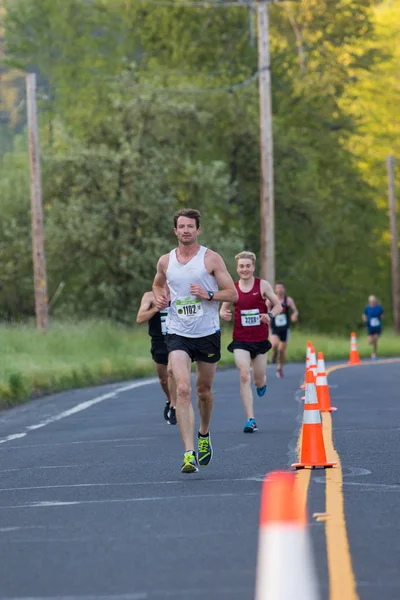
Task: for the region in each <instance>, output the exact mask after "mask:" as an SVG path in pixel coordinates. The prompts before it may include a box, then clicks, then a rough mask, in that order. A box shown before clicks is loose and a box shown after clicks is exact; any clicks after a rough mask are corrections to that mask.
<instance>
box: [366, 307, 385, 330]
mask: <svg viewBox="0 0 400 600" xmlns="http://www.w3.org/2000/svg"><path fill="white" fill-rule="evenodd" d="M364 315H366V317H367V324H368V327H369V328H370V329H379V328H380V327H381V325H382V324H381V316H382V315H383V308H382V306H381V305H380V304H377V305H376V306H367V307H366V308H365V310H364Z"/></svg>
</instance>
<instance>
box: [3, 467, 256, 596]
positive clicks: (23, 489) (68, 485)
mask: <svg viewBox="0 0 400 600" xmlns="http://www.w3.org/2000/svg"><path fill="white" fill-rule="evenodd" d="M263 479H264V478H263V477H243V478H242V477H238V478H233V479H207V483H232V482H235V481H236V482H237V481H239V482H246V483H249V481H254V482H256V483H260V482H262V481H263ZM184 482H185V481H184V479H174V480H171V481H124V482H117V483H61V484H59V485H57V484H56V485H35V486H29V487H13V488H0V494H1V493H2V492H29V491H33V490H58V489H70V488H98V487H132V486H137V485H176V484H179V483H184ZM0 600H1V599H0Z"/></svg>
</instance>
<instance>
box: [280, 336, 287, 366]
mask: <svg viewBox="0 0 400 600" xmlns="http://www.w3.org/2000/svg"><path fill="white" fill-rule="evenodd" d="M287 345H288V343H287V342H281V344H280V347H279V363H278V369H282V368H283V365H284V364H285V360H286V348H287Z"/></svg>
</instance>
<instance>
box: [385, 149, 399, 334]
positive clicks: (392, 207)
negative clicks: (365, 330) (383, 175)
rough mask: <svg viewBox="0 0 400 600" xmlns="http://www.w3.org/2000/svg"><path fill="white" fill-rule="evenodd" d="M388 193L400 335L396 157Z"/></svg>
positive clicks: (394, 299)
mask: <svg viewBox="0 0 400 600" xmlns="http://www.w3.org/2000/svg"><path fill="white" fill-rule="evenodd" d="M386 165H387V171H388V192H389V219H390V234H391V251H392V303H393V321H394V330H395V332H396V333H400V304H399V245H398V236H397V210H396V195H395V186H394V156H388V157H387V161H386Z"/></svg>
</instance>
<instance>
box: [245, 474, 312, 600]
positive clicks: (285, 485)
mask: <svg viewBox="0 0 400 600" xmlns="http://www.w3.org/2000/svg"><path fill="white" fill-rule="evenodd" d="M295 482H296V476H295V474H294V473H291V472H289V471H275V472H273V473H270V474H269V475H267V476H266V478H265V479H264V483H263V488H262V495H261V517H260V533H259V542H258V559H257V579H256V595H255V600H293V599H294V598H296V600H318V598H319V595H318V586H317V579H316V575H315V569H314V562H313V556H312V548H311V543H310V539H309V533H308V529H307V519H306V511H305V507H304V503H303V502H302V498H301V495H300V491H299V489H298V488H297V486H296V483H295Z"/></svg>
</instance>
